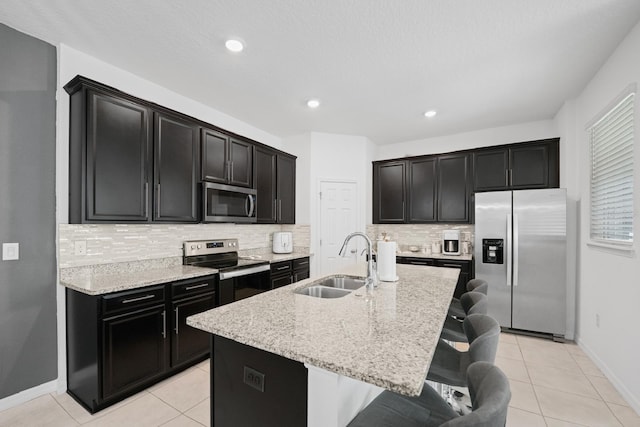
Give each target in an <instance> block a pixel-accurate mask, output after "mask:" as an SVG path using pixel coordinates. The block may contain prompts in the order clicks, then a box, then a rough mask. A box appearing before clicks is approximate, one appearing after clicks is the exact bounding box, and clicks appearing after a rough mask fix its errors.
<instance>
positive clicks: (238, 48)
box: [224, 39, 244, 53]
mask: <svg viewBox="0 0 640 427" xmlns="http://www.w3.org/2000/svg"><path fill="white" fill-rule="evenodd" d="M224 45H225V46H226V48H227V49H229V51H231V52H233V53H239V52H242V50H243V49H244V43H242V42H241V41H240V40H238V39H229V40H227V41H226V42H225V43H224Z"/></svg>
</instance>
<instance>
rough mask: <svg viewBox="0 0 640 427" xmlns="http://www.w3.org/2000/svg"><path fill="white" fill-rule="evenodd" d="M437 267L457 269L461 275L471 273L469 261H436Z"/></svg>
mask: <svg viewBox="0 0 640 427" xmlns="http://www.w3.org/2000/svg"><path fill="white" fill-rule="evenodd" d="M437 261H438V262H437V266H438V267H448V268H459V269H460V270H462V272H463V273H469V272H470V271H471V263H470V262H469V261H451V260H448V259H439V260H437Z"/></svg>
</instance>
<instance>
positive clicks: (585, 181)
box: [557, 24, 640, 413]
mask: <svg viewBox="0 0 640 427" xmlns="http://www.w3.org/2000/svg"><path fill="white" fill-rule="evenodd" d="M639 49H640V24H638V25H636V26H635V28H634V29H633V30H632V31H631V32H630V33H629V35H628V36H627V38H626V39H625V40H624V41H623V42H622V43H621V44H620V45H619V46H618V48H617V49H616V50H615V51H614V53H613V54H612V55H611V57H610V58H609V59H608V60H607V61H606V62H605V64H604V65H603V66H602V68H601V69H600V70H599V71H598V73H597V74H596V75H595V76H594V78H593V79H592V80H591V82H590V83H589V84H588V85H587V86H586V88H585V89H584V91H583V92H582V93H581V94H580V95H579V96H578V97H577V98H576V100H575V101H573V102H570V103H567V104H566V105H565V106H564V107H563V109H562V110H561V111H560V113H559V114H558V117H557V122H558V125H559V129H562V132H563V137H565V138H567V145H566V147H567V149H568V151H567V156H566V157H572V158H573V159H574V161H573V162H571V161H566V162H563V166H564V167H566V168H567V173H569V170H570V169H573V170H574V172H575V174H576V175H575V176H576V177H577V178H576V180H577V182H578V193H577V197H578V198H577V201H578V210H579V217H580V224H579V242H578V249H579V254H578V257H579V272H578V275H579V276H578V279H579V288H578V307H579V314H578V316H579V317H578V325H579V327H578V331H577V336H578V342H579V344H580V345H581V346H582V347H583V349H584V350H585V351H586V352H587V353H588V354H589V355H590V356H591V357H592V359H594V361H595V362H596V364H597V365H598V366H599V367H600V368H601V369H602V370H603V372H604V373H605V374H606V375H607V377H608V378H609V379H610V380H611V381H612V383H613V384H614V385H615V386H616V388H617V389H618V390H619V391H620V392H621V394H622V395H623V396H624V397H625V398H626V399H627V400H628V401H629V403H630V404H631V405H632V406H633V407H634V409H635V410H636V412H639V413H640V369H638V350H639V349H640V345H639V344H638V342H637V340H638V337H639V336H640V335H639V333H638V327H637V325H638V321H637V319H636V318H635V316H636V313H637V302H638V301H639V300H640V285H639V284H638V283H639V281H638V277H640V262H638V256H637V251H638V243H637V238H636V243H635V244H634V247H635V251H634V252H633V253H631V254H626V255H625V254H622V253H620V252H616V251H610V250H605V249H601V248H597V247H593V246H589V164H590V160H589V145H588V139H587V134H586V131H585V125H586V124H587V123H588V122H589V121H591V120H592V119H593V118H595V117H596V116H598V115H599V114H600V113H601V112H602V111H603V109H604V108H605V107H606V106H607V105H609V104H610V103H611V102H612V100H614V99H615V98H616V97H617V96H618V95H619V94H620V93H621V92H622V91H623V90H624V89H625V87H627V85H629V84H630V83H634V82H636V83H637V82H638V81H639V80H640V55H638V50H639ZM635 109H636V116H635V138H636V144H635V153H634V162H635V170H636V172H635V176H634V188H635V190H636V191H635V195H634V209H635V215H634V234H635V235H636V236H639V235H640V234H639V233H638V230H639V228H640V217H639V213H640V150H639V149H638V143H637V142H638V137H639V135H640V128H639V124H640V120H639V119H640V104H639V102H638V96H636V105H635ZM567 179H568V180H570V179H571V178H570V177H567ZM596 315H599V318H600V326H597V325H596Z"/></svg>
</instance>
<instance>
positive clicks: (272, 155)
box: [253, 147, 296, 224]
mask: <svg viewBox="0 0 640 427" xmlns="http://www.w3.org/2000/svg"><path fill="white" fill-rule="evenodd" d="M253 177H254V188H255V189H256V191H257V203H256V216H257V222H259V223H267V224H268V223H271V224H273V223H277V224H295V222H296V203H295V202H296V201H295V194H296V158H295V157H292V156H289V155H285V154H282V153H279V152H277V151H275V150H270V149H268V148H264V147H256V148H255V156H254V173H253Z"/></svg>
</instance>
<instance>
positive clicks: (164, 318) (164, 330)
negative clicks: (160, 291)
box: [162, 310, 167, 338]
mask: <svg viewBox="0 0 640 427" xmlns="http://www.w3.org/2000/svg"><path fill="white" fill-rule="evenodd" d="M162 338H167V311H166V310H162Z"/></svg>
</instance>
